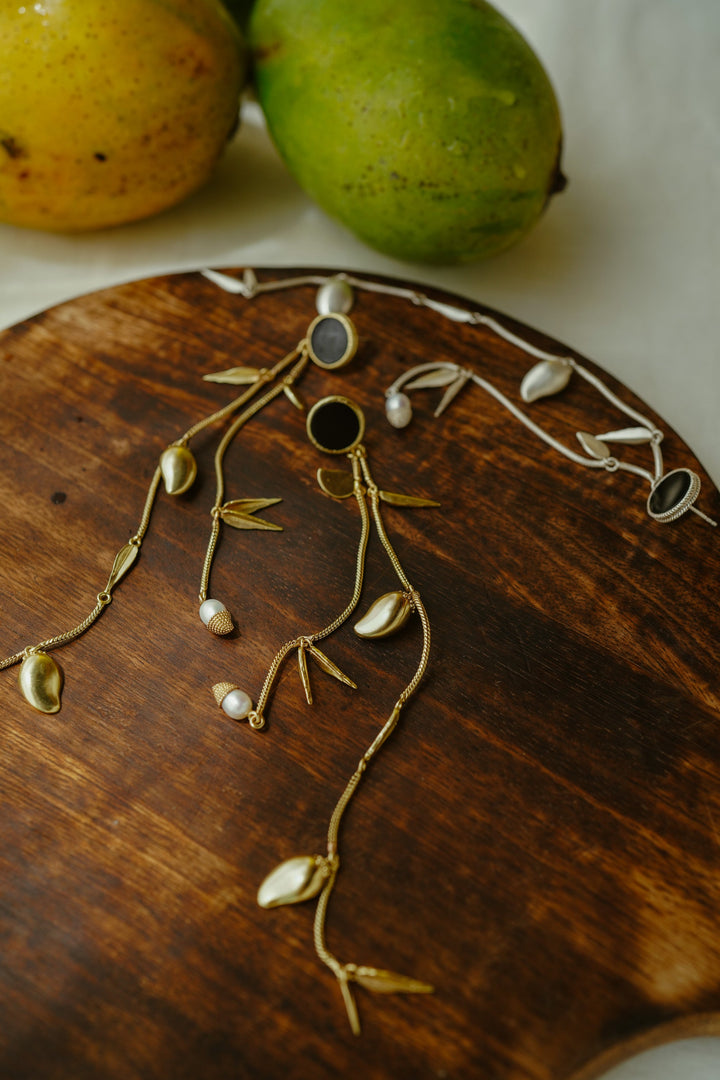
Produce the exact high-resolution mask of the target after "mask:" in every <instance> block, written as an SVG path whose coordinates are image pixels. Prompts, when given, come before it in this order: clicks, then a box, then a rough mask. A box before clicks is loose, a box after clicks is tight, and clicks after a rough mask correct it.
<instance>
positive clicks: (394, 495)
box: [380, 491, 440, 506]
mask: <svg viewBox="0 0 720 1080" xmlns="http://www.w3.org/2000/svg"><path fill="white" fill-rule="evenodd" d="M380 498H381V499H382V501H383V502H386V503H389V504H390V505H391V506H439V505H440V503H439V502H435V500H434V499H421V498H420V496H419V495H402V494H401V493H400V492H396V491H381V492H380Z"/></svg>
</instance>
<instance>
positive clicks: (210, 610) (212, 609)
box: [199, 600, 225, 626]
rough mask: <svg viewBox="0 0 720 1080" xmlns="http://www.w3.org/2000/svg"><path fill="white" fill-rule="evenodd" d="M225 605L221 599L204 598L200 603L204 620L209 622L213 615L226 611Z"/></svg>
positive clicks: (200, 612)
mask: <svg viewBox="0 0 720 1080" xmlns="http://www.w3.org/2000/svg"><path fill="white" fill-rule="evenodd" d="M224 610H225V605H224V604H221V603H220V601H219V600H203V602H202V604H201V605H200V611H199V615H200V618H201V619H202V621H203V622H204V623H205V625H206V626H207V624H208V623H209V622H210V620H211V619H212V617H213V615H217V613H218V612H219V611H224Z"/></svg>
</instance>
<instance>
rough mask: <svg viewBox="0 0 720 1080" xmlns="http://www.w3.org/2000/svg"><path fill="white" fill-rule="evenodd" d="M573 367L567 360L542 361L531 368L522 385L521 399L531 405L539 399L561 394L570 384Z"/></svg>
mask: <svg viewBox="0 0 720 1080" xmlns="http://www.w3.org/2000/svg"><path fill="white" fill-rule="evenodd" d="M572 371H573V369H572V365H571V364H569V363H568V362H567V361H566V360H560V359H557V360H554V359H550V360H541V361H540V363H539V364H535V365H534V367H531V368H530V370H529V371H528V373H527V375H526V376H525V378H524V379H523V381H522V382H521V384H520V397H521V398H522V399H523V401H527V403H528V404H530V402H531V401H537V399H538V398H543V397H550V396H551V395H552V394H559V393H560V391H561V390H564V389H565V387H566V386H567V384H568V383H569V382H570V376H571V375H572Z"/></svg>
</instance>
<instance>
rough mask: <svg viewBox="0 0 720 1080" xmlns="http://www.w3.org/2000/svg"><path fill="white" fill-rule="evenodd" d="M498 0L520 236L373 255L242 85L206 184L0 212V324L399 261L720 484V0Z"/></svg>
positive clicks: (688, 1046)
mask: <svg viewBox="0 0 720 1080" xmlns="http://www.w3.org/2000/svg"><path fill="white" fill-rule="evenodd" d="M438 2H441V0H438ZM496 4H497V6H498V7H500V9H501V10H502V11H503V12H504V13H505V14H506V15H507V16H508V17H509V18H510V19H511V20H512V21H514V22H515V24H516V25H517V26H518V27H519V28H520V29H521V30H522V32H523V33H524V34H525V36H526V37H527V38H528V40H529V41H530V43H531V44H532V45H533V47H534V48H535V50H536V52H537V53H538V54H539V56H540V57H541V59H542V60H543V62H544V63H545V66H546V68H547V70H548V72H549V73H550V76H551V78H552V80H553V83H554V85H555V88H556V90H557V93H558V97H559V100H560V103H561V107H562V112H563V117H564V127H565V135H566V149H565V158H564V171H565V172H566V174H567V176H568V178H569V180H570V184H569V187H568V188H567V190H566V191H565V192H564V193H563V194H562V195H561V196H559V197H558V198H556V199H555V200H554V201H553V203H552V205H551V207H550V209H549V211H548V213H547V214H546V215H545V217H544V219H543V220H542V221H541V222H540V224H539V225H538V226H537V227H536V229H535V230H534V231H533V232H532V233H531V234H530V235H529V236H528V237H527V238H526V239H525V240H524V241H523V242H522V243H521V244H519V245H518V246H516V247H515V248H514V249H511V250H510V251H508V252H506V253H504V254H503V255H501V256H498V257H496V258H495V259H492V260H489V261H486V262H483V263H478V264H476V265H474V266H470V267H463V268H432V267H427V266H418V265H412V264H406V263H400V262H396V261H394V260H391V259H387V258H384V257H383V256H380V255H377V254H376V253H374V252H372V251H370V250H369V249H367V248H365V247H364V246H363V245H362V244H360V243H359V242H358V241H356V240H355V239H354V238H353V237H352V236H351V235H350V234H349V233H347V232H346V231H345V230H344V229H343V228H341V227H340V226H338V225H335V224H334V223H332V222H330V221H329V220H328V219H327V218H326V217H325V216H324V215H323V213H322V212H321V211H319V210H318V209H316V208H315V207H314V206H313V205H312V204H311V203H310V202H309V200H308V199H307V198H306V197H305V196H304V195H303V194H302V193H301V192H300V191H299V189H298V188H297V186H296V184H295V183H294V182H293V180H292V179H291V178H290V177H289V176H288V175H287V174H286V173H285V171H284V169H283V167H282V166H281V164H280V162H279V160H278V158H277V155H276V154H275V152H274V150H273V149H272V147H271V145H270V143H269V141H268V139H267V136H266V134H265V132H264V129H263V127H262V122H261V119H260V117H259V114H258V110H257V108H256V107H255V106H253V105H250V106H248V107H247V108H246V109H245V110H244V114H245V115H244V123H243V126H242V128H241V130H240V132H239V134H238V136H237V137H236V139H235V140H234V142H233V144H232V145H231V146H230V147H229V149H228V151H227V153H226V154H225V157H224V159H223V161H222V163H221V165H220V167H219V169H218V171H217V174H216V176H215V178H214V179H213V180H212V182H211V183H210V185H209V186H208V187H207V188H205V189H204V190H203V191H202V192H200V193H199V194H197V195H196V196H194V197H193V198H191V199H190V200H188V201H187V202H186V203H185V204H184V205H182V206H180V207H177V208H176V209H174V210H172V211H169V212H167V213H165V214H163V215H160V216H159V217H157V218H155V219H153V220H150V221H146V222H141V223H139V224H136V225H132V226H127V227H124V228H121V229H115V230H107V231H103V232H100V233H95V234H91V235H87V236H54V235H50V234H43V233H39V232H31V231H25V230H20V229H15V228H12V227H10V226H0V328H1V327H5V326H8V325H10V324H12V323H14V322H16V321H19V320H21V319H23V318H25V317H27V316H29V315H31V314H34V313H35V312H37V311H40V310H42V309H44V308H45V307H47V306H49V305H52V304H55V303H57V302H59V301H62V300H66V299H69V298H71V297H73V296H77V295H80V294H82V293H84V292H87V291H90V290H94V289H98V288H102V287H105V286H108V285H113V284H117V283H119V282H122V281H127V280H131V279H134V278H139V277H148V276H152V275H154V274H158V273H167V272H171V271H176V270H186V269H190V268H197V267H202V266H207V265H209V266H215V267H223V266H231V265H255V266H292V265H308V266H310V265H313V266H333V267H342V268H345V269H348V270H358V271H369V272H373V271H374V272H377V273H387V274H391V275H395V276H400V277H404V278H411V279H414V280H417V281H420V282H423V283H426V284H434V285H437V286H440V287H444V288H449V289H451V290H454V291H457V292H460V293H462V294H463V295H465V296H467V297H469V298H472V299H476V300H478V301H481V302H483V303H486V304H489V305H491V306H492V307H496V308H498V309H500V310H501V311H505V312H507V313H508V314H510V315H513V316H515V317H517V318H519V319H521V320H523V321H525V322H528V323H530V324H531V325H533V326H536V327H537V328H538V329H541V330H544V331H546V332H548V333H549V334H552V335H553V336H555V337H557V338H559V339H560V340H561V341H564V342H566V343H567V344H569V345H572V346H573V347H575V348H577V349H579V350H580V351H581V352H583V353H584V354H585V355H587V356H589V357H591V358H592V359H593V360H595V361H597V362H598V363H599V364H600V365H601V366H603V367H604V368H605V369H606V370H608V371H610V372H612V373H613V374H615V375H617V376H618V377H619V378H620V379H621V380H622V381H623V382H624V383H625V384H626V385H627V386H629V387H631V388H632V389H633V390H635V391H636V392H637V393H638V394H639V395H640V397H642V398H643V399H644V400H645V401H646V402H648V403H649V404H650V405H651V406H652V407H653V408H655V409H656V410H657V411H658V412H659V413H660V415H661V416H663V417H664V418H665V420H666V421H667V422H668V424H669V425H670V426H671V427H673V428H675V429H676V430H677V431H678V432H679V433H680V435H681V436H682V437H683V439H684V440H685V441H686V442H688V443H689V444H690V446H691V447H692V448H693V449H694V451H695V453H696V454H697V456H698V457H699V459H700V460H701V461H702V463H703V464H704V465H705V467H706V468H707V470H708V471H709V473H710V474H711V476H712V477H713V479H714V482H715V484H717V485H719V486H720V439H718V411H719V408H718V407H719V406H720V355H719V353H720V350H719V348H718V331H717V325H716V319H717V314H718V313H717V308H718V306H719V301H720V293H719V290H718V284H719V283H720V280H719V279H720V274H719V271H718V266H720V210H719V209H718V207H719V205H720V0H687V2H681V0H496ZM700 504H702V496H701V499H700ZM698 527H702V526H701V523H700V522H699V520H698ZM717 541H718V542H720V536H718V537H717ZM718 738H720V726H719V730H718ZM718 932H719V933H720V928H719V929H718ZM718 1076H720V1039H693V1040H687V1041H684V1042H681V1043H676V1044H674V1045H672V1046H668V1047H662V1048H659V1049H657V1050H654V1051H651V1052H649V1053H647V1054H644V1055H641V1056H640V1057H638V1058H635V1059H634V1060H632V1061H629V1062H627V1063H625V1064H623V1065H621V1066H619V1067H618V1068H616V1069H614V1070H612V1071H611V1073H609V1074H608V1077H607V1080H717V1078H718Z"/></svg>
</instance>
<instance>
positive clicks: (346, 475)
mask: <svg viewBox="0 0 720 1080" xmlns="http://www.w3.org/2000/svg"><path fill="white" fill-rule="evenodd" d="M317 482H318V484H319V485H320V488H321V489H322V491H324V492H325V494H326V495H330V496H331V497H332V498H333V499H347V498H349V497H350V495H352V493H353V491H354V490H355V479H354V477H353V474H352V473H350V472H346V470H345V469H318V471H317Z"/></svg>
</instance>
